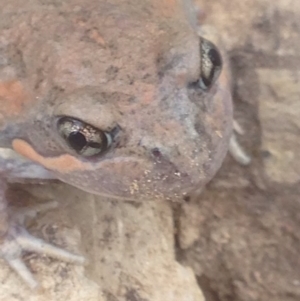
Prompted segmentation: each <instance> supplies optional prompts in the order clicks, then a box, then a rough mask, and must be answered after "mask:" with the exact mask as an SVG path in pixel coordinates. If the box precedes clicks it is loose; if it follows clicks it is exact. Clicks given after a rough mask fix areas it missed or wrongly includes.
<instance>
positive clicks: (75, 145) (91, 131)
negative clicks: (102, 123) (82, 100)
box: [57, 117, 112, 157]
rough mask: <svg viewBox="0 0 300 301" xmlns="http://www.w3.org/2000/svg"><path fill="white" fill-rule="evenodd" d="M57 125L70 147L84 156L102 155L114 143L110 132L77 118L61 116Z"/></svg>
mask: <svg viewBox="0 0 300 301" xmlns="http://www.w3.org/2000/svg"><path fill="white" fill-rule="evenodd" d="M57 127H58V132H59V133H60V135H61V136H62V137H63V138H64V140H65V141H66V142H67V144H68V145H69V147H70V148H72V149H73V150H74V151H76V153H78V154H79V155H81V156H84V157H92V156H96V155H101V154H103V153H104V152H105V151H106V150H107V149H108V148H109V147H110V145H111V143H112V137H111V135H110V133H107V132H104V131H101V130H99V129H97V128H95V127H93V126H91V125H89V124H87V123H85V122H82V121H81V120H78V119H75V118H71V117H61V118H60V119H59V120H58V122H57Z"/></svg>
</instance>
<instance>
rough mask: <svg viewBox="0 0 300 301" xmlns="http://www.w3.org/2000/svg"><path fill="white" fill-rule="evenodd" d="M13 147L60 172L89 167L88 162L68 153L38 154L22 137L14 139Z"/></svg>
mask: <svg viewBox="0 0 300 301" xmlns="http://www.w3.org/2000/svg"><path fill="white" fill-rule="evenodd" d="M12 147H13V149H14V151H15V152H17V153H18V154H20V155H22V156H24V157H26V158H28V159H30V160H32V161H34V162H37V163H39V164H41V165H43V166H44V167H45V168H47V169H50V170H53V171H56V172H59V173H69V172H72V171H78V170H85V169H87V168H88V166H86V164H84V163H82V162H81V161H79V160H77V159H76V158H75V157H73V156H71V155H68V154H64V155H60V156H58V157H52V158H45V157H43V156H41V155H40V154H38V153H37V152H36V151H35V150H34V149H33V148H32V147H31V145H30V144H28V143H27V142H26V141H24V140H21V139H14V140H13V142H12Z"/></svg>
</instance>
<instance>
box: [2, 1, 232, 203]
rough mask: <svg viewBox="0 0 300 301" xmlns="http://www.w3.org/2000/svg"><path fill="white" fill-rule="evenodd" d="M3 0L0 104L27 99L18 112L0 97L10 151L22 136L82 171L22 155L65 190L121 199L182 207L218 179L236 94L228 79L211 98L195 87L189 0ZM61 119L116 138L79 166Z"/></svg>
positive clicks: (195, 41)
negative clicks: (175, 202) (43, 0)
mask: <svg viewBox="0 0 300 301" xmlns="http://www.w3.org/2000/svg"><path fill="white" fill-rule="evenodd" d="M2 2H4V3H2V6H4V9H2V12H1V21H0V32H1V40H0V53H1V58H2V60H1V62H2V64H1V65H0V66H1V68H0V80H1V83H2V87H1V86H0V97H1V88H2V90H4V89H6V91H5V93H4V92H2V94H4V95H3V97H2V99H3V98H5V97H6V98H9V100H10V99H12V101H14V97H15V98H17V97H18V98H19V99H18V100H17V101H16V108H14V110H15V112H14V111H13V112H11V110H12V109H11V107H10V106H11V105H10V104H7V103H8V100H2V101H3V103H4V105H3V108H2V109H1V111H0V113H1V115H2V116H1V125H2V127H1V139H0V146H1V147H8V148H11V147H12V141H13V140H14V139H16V138H18V139H22V140H24V141H26V142H28V143H29V145H30V146H31V147H32V148H33V149H34V150H35V151H36V152H37V153H38V154H39V155H41V156H43V157H44V158H46V159H47V158H50V157H51V158H52V159H53V160H54V158H55V157H59V156H61V155H64V154H68V155H69V156H73V157H74V159H75V160H76V162H77V163H76V166H73V165H72V164H73V163H74V162H73V163H72V164H71V166H70V164H66V165H67V166H68V168H67V169H64V166H63V165H64V164H58V165H59V168H57V166H54V165H53V164H52V163H49V162H46V161H44V160H41V159H37V158H36V157H35V156H33V155H29V154H27V153H26V152H25V151H20V149H19V148H18V149H15V150H17V151H19V152H21V153H22V154H23V155H25V156H27V157H28V158H29V159H32V160H35V161H38V163H41V164H43V165H44V166H45V167H46V168H47V169H49V170H51V171H52V172H53V173H54V175H55V177H57V178H59V179H61V180H62V181H65V182H67V183H70V184H72V185H75V186H77V187H79V188H82V189H84V190H87V191H90V192H93V193H97V194H104V195H111V196H115V197H118V198H122V199H125V198H127V199H140V200H143V199H151V198H170V199H172V198H173V199H174V198H175V197H176V198H178V197H179V198H181V196H182V195H183V194H185V193H187V192H188V191H189V190H191V189H193V188H194V187H201V186H203V185H204V184H205V183H206V182H207V181H208V180H209V179H210V178H211V177H212V176H213V175H214V173H215V172H216V170H217V169H218V168H219V167H220V164H221V162H222V160H223V158H224V156H225V154H226V151H227V144H228V138H229V136H230V133H231V121H232V108H231V96H230V91H229V87H228V83H227V80H226V77H225V76H224V74H221V76H220V78H219V80H218V81H217V82H216V83H215V84H214V86H213V87H211V89H210V90H209V91H207V92H203V91H201V89H195V88H191V87H190V83H193V82H196V81H197V80H198V79H199V73H200V49H199V43H200V42H199V36H198V35H197V33H196V30H195V27H194V24H193V23H195V22H194V20H195V18H194V19H193V20H191V10H190V11H189V12H187V9H186V7H187V3H185V5H183V4H182V2H181V1H168V0H165V1H138V0H136V1H133V0H131V1H117V0H115V1H87V3H84V5H83V4H82V3H83V2H82V1H78V0H77V1H64V2H63V4H61V3H60V2H55V3H56V4H48V5H47V4H44V5H43V4H40V5H39V6H37V2H39V1H30V3H27V1H19V3H18V4H19V5H18V6H17V7H18V9H17V10H16V9H15V7H12V5H10V1H2ZM5 2H6V3H5ZM16 2H17V1H16ZM71 4H72V5H71ZM33 7H34V9H33ZM37 7H38V8H37ZM188 17H189V18H188ZM11 82H13V83H14V84H15V85H17V87H13V88H11V87H7V85H8V83H11ZM10 90H12V91H10ZM15 90H17V91H15ZM14 93H15V94H17V95H14ZM6 94H8V95H9V97H8V96H7V95H6ZM6 106H7V108H6ZM6 111H7V112H6ZM60 115H67V116H72V117H77V118H79V119H81V120H83V121H85V122H88V123H90V124H91V125H93V126H94V127H96V128H99V129H102V130H109V129H111V128H113V127H114V126H116V125H118V126H119V127H120V128H121V132H120V133H119V135H118V141H117V143H116V144H115V145H114V146H113V147H112V148H111V149H110V150H109V151H108V152H107V153H106V154H105V155H103V156H99V157H98V158H94V159H92V160H89V159H86V158H81V157H80V156H78V155H77V154H76V153H75V152H74V151H73V150H71V149H70V148H69V147H68V145H67V144H66V143H65V141H64V140H63V139H62V138H61V136H60V135H59V134H58V132H57V127H56V122H57V116H60ZM157 150H159V152H157ZM68 158H70V157H68ZM53 160H52V161H51V162H53ZM60 160H61V161H59V162H63V159H62V157H61V158H60ZM78 162H81V163H78ZM79 165H80V167H79Z"/></svg>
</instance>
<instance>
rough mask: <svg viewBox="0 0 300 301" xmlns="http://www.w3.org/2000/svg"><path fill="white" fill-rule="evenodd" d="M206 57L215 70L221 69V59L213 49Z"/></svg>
mask: <svg viewBox="0 0 300 301" xmlns="http://www.w3.org/2000/svg"><path fill="white" fill-rule="evenodd" d="M208 56H209V58H210V60H211V61H212V63H213V65H214V67H215V68H216V67H221V65H222V61H221V57H220V55H219V53H218V52H217V50H216V49H214V48H212V49H210V50H209V52H208Z"/></svg>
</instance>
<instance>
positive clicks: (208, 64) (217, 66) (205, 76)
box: [198, 38, 222, 91]
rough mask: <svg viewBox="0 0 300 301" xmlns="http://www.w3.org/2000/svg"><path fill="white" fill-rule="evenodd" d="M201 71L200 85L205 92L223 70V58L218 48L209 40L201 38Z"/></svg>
mask: <svg viewBox="0 0 300 301" xmlns="http://www.w3.org/2000/svg"><path fill="white" fill-rule="evenodd" d="M200 51H201V70H200V79H199V81H198V84H199V86H200V88H201V89H202V90H204V91H206V90H208V89H209V88H210V87H211V86H212V85H213V84H214V83H215V81H216V80H217V79H218V77H219V75H220V73H221V70H222V58H221V55H220V52H219V50H218V48H217V47H216V46H215V45H214V44H213V43H211V42H209V41H208V40H206V39H204V38H201V40H200Z"/></svg>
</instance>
